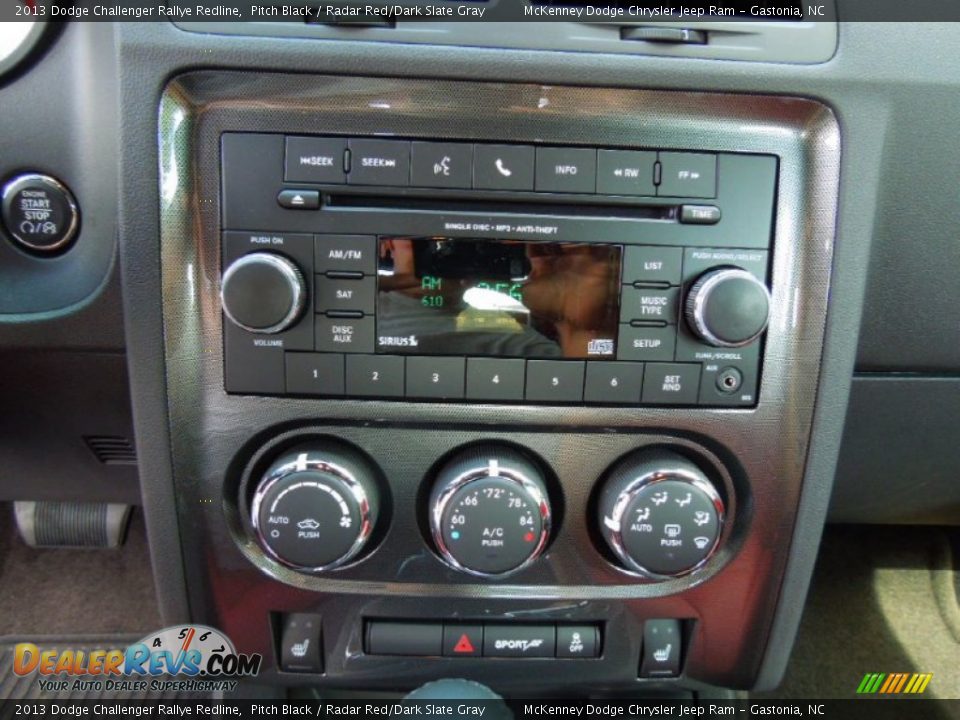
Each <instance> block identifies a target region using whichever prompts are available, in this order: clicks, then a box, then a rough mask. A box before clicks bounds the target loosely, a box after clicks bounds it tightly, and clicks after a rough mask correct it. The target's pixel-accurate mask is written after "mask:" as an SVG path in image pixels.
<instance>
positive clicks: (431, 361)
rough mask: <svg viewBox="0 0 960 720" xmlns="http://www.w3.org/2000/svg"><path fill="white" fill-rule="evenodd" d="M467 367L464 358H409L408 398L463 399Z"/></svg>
mask: <svg viewBox="0 0 960 720" xmlns="http://www.w3.org/2000/svg"><path fill="white" fill-rule="evenodd" d="M465 367H466V361H465V360H464V359H463V358H451V357H409V358H407V397H413V398H438V399H440V398H450V399H460V398H462V397H463V382H464V380H463V375H464V368H465Z"/></svg>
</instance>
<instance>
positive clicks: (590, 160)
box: [536, 147, 597, 193]
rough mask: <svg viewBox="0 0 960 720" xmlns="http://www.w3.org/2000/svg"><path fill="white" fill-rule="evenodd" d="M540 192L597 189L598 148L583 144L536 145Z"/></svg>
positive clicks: (583, 191) (571, 191) (537, 185)
mask: <svg viewBox="0 0 960 720" xmlns="http://www.w3.org/2000/svg"><path fill="white" fill-rule="evenodd" d="M536 189H537V190H538V191H540V192H567V193H593V192H594V191H595V190H596V189H597V151H596V150H592V149H591V150H587V149H584V148H550V147H542V148H537V184H536Z"/></svg>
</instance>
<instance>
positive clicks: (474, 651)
mask: <svg viewBox="0 0 960 720" xmlns="http://www.w3.org/2000/svg"><path fill="white" fill-rule="evenodd" d="M482 652H483V626H482V625H460V624H456V623H445V624H444V626H443V654H444V655H445V656H446V657H480V655H481V654H482Z"/></svg>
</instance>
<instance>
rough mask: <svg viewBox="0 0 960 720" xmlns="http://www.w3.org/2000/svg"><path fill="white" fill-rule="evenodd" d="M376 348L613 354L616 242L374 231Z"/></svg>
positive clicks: (543, 354) (511, 353)
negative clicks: (381, 233)
mask: <svg viewBox="0 0 960 720" xmlns="http://www.w3.org/2000/svg"><path fill="white" fill-rule="evenodd" d="M378 250H379V264H378V276H379V277H378V290H377V314H376V317H377V331H376V336H377V352H379V353H407V354H416V355H467V356H493V357H517V358H590V359H594V360H598V359H605V358H606V359H613V358H614V357H616V341H617V329H618V324H619V320H620V264H621V257H622V253H623V250H622V248H621V247H620V246H619V245H598V244H591V243H569V242H528V241H519V240H474V239H459V238H457V239H454V238H445V237H381V238H380V241H379V248H378Z"/></svg>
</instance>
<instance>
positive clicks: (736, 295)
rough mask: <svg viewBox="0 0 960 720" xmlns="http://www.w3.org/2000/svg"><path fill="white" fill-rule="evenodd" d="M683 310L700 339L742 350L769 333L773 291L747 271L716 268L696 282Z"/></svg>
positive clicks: (733, 268)
mask: <svg viewBox="0 0 960 720" xmlns="http://www.w3.org/2000/svg"><path fill="white" fill-rule="evenodd" d="M684 310H685V313H686V317H687V323H688V324H689V325H690V328H691V329H692V330H693V332H694V333H696V334H697V335H698V336H699V337H700V339H702V340H704V341H705V342H708V343H709V344H711V345H715V346H717V347H742V346H743V345H747V344H749V343H751V342H753V341H754V340H756V339H757V338H758V337H760V335H762V334H763V331H764V330H766V328H767V322H768V321H769V318H770V291H769V290H767V286H766V285H764V284H763V283H762V282H760V280H758V279H757V278H756V277H755V276H754V275H752V274H751V273H749V272H747V271H746V270H742V269H741V268H738V267H721V268H715V269H713V270H710V271H708V272H706V273H704V274H703V275H701V276H700V277H699V278H697V280H696V282H694V283H693V285H692V286H691V288H690V291H689V293H687V300H686V305H685V308H684Z"/></svg>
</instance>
